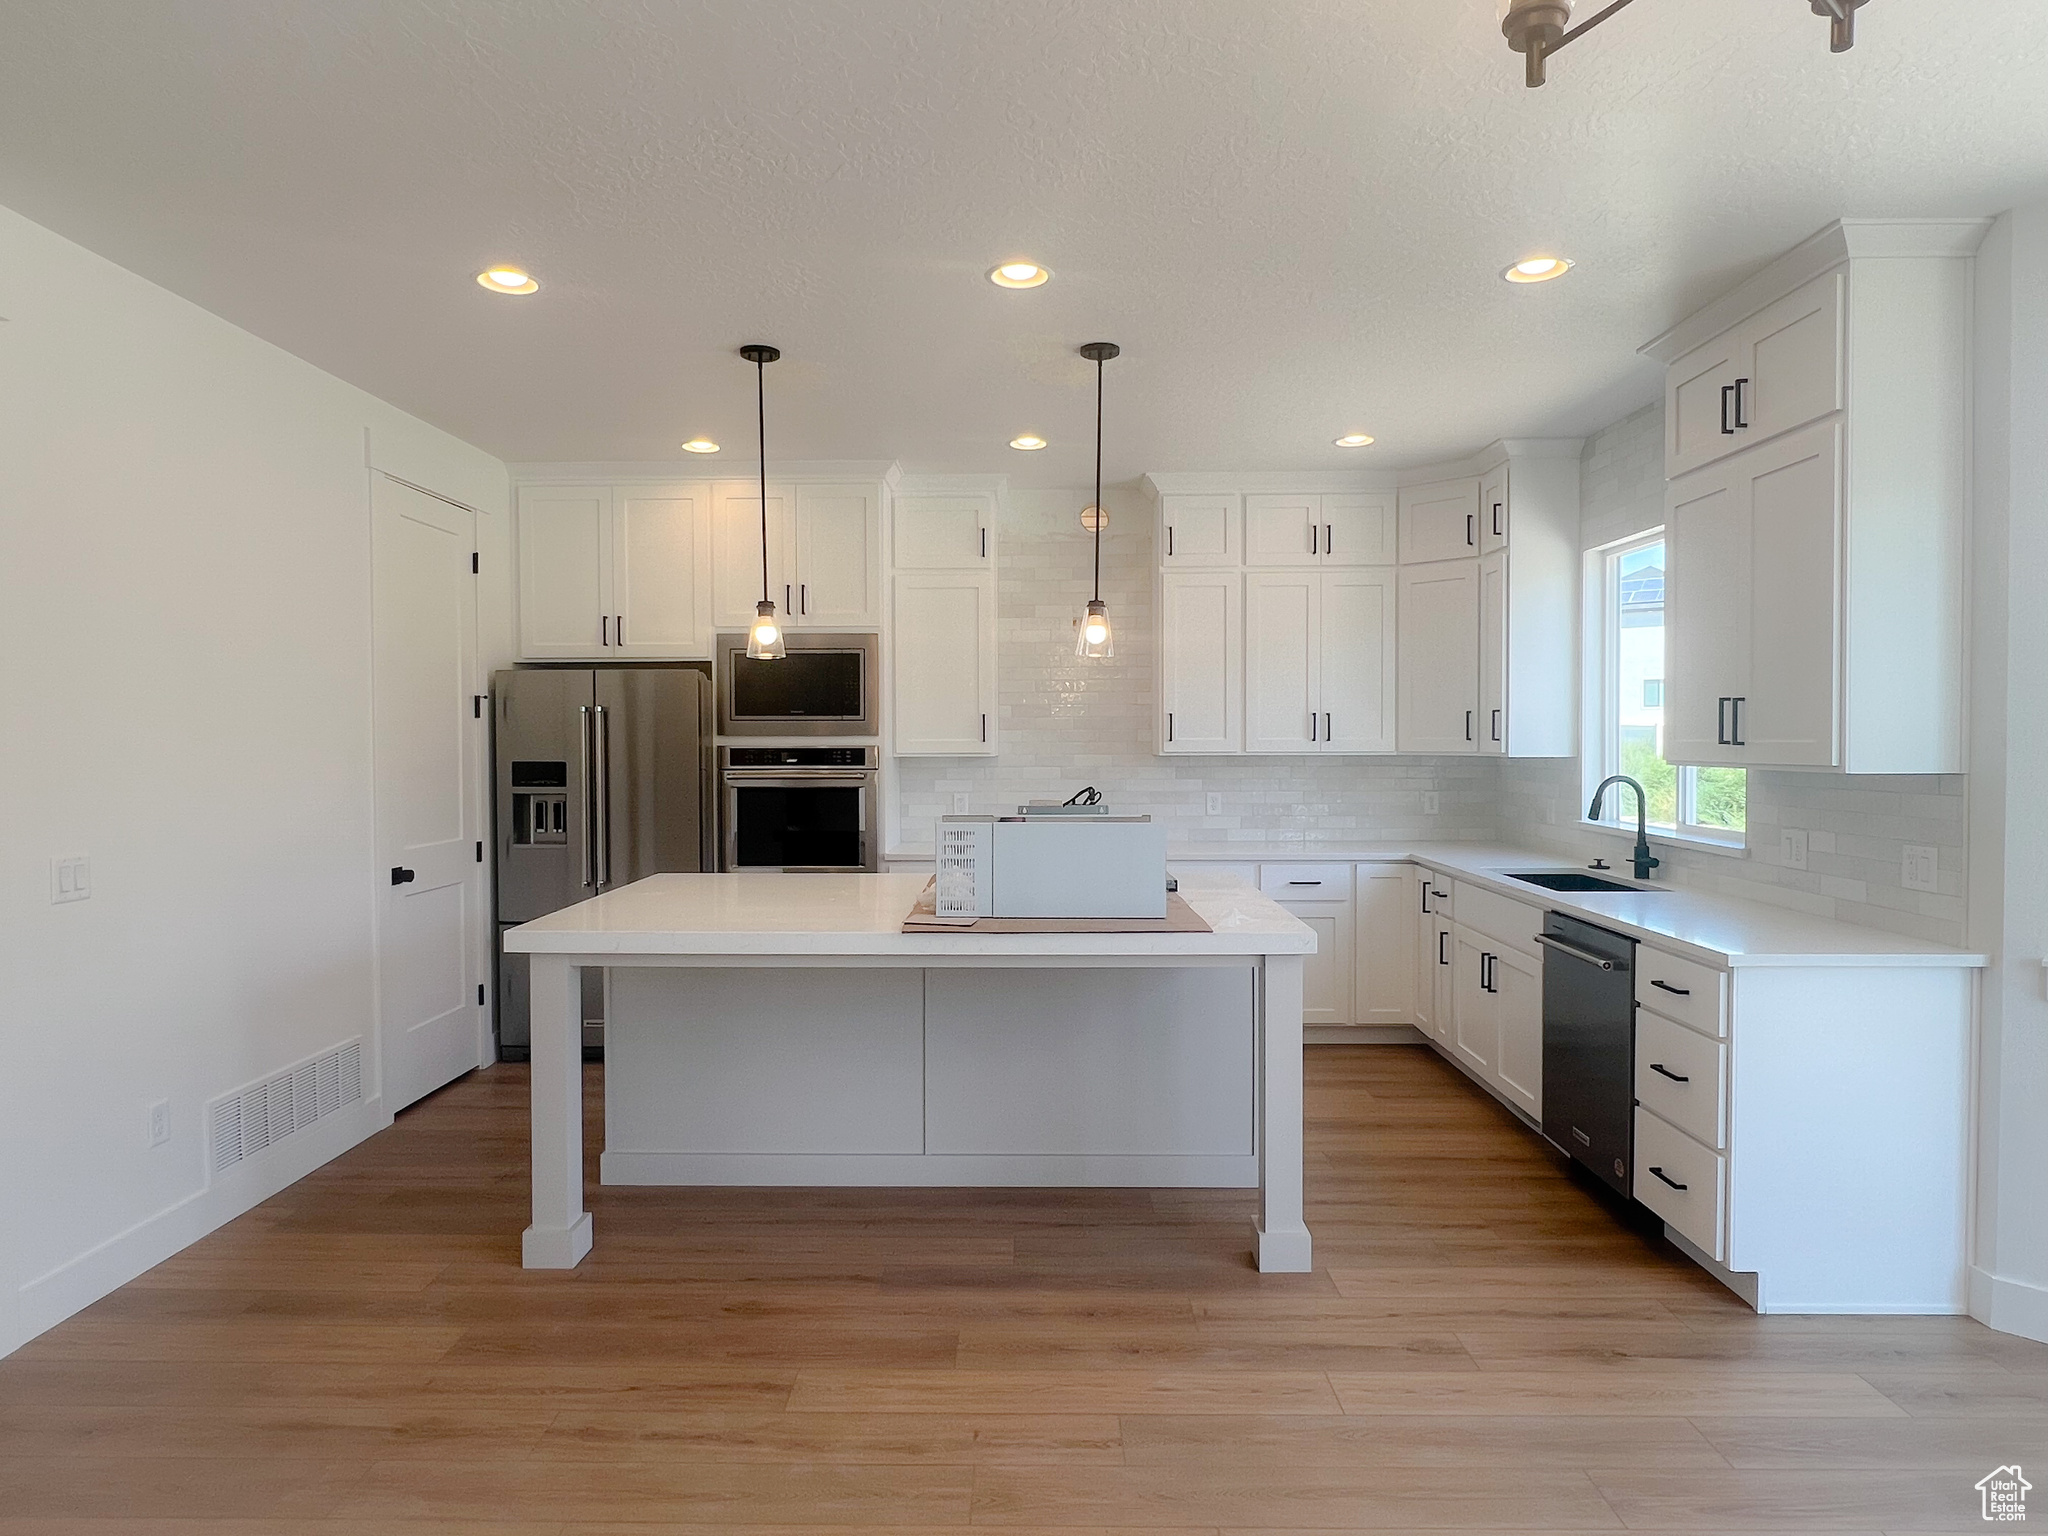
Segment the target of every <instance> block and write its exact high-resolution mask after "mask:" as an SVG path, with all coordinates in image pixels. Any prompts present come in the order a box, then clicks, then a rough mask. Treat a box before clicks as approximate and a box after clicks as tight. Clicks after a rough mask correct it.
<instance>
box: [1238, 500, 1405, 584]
mask: <svg viewBox="0 0 2048 1536" xmlns="http://www.w3.org/2000/svg"><path fill="white" fill-rule="evenodd" d="M1244 527H1245V562H1244V563H1245V564H1246V565H1252V566H1302V565H1353V566H1355V565H1392V564H1393V563H1394V562H1395V560H1396V558H1397V557H1398V555H1399V548H1398V540H1397V537H1396V533H1395V505H1394V493H1393V492H1391V491H1347V492H1334V491H1333V492H1326V493H1322V494H1315V493H1309V494H1303V495H1293V494H1287V495H1282V494H1278V493H1272V492H1260V493H1256V494H1253V495H1249V496H1246V497H1245V499H1244Z"/></svg>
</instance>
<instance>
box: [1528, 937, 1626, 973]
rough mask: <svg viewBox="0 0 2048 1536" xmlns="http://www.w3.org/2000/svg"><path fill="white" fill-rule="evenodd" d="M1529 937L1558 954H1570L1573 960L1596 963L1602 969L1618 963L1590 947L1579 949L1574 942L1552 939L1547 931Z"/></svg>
mask: <svg viewBox="0 0 2048 1536" xmlns="http://www.w3.org/2000/svg"><path fill="white" fill-rule="evenodd" d="M1530 937H1532V938H1533V939H1535V941H1536V942H1537V943H1538V944H1541V945H1542V946H1543V947H1544V948H1545V949H1554V950H1556V951H1557V952H1558V953H1559V954H1564V955H1570V956H1571V957H1572V958H1573V959H1574V960H1583V961H1585V962H1586V964H1588V965H1597V966H1599V967H1600V969H1601V970H1603V971H1611V970H1614V969H1616V968H1617V966H1618V963H1619V962H1617V961H1613V960H1610V959H1608V958H1607V957H1606V956H1605V955H1596V954H1594V953H1593V951H1591V950H1590V949H1581V948H1579V946H1578V945H1576V944H1567V943H1565V941H1564V940H1563V939H1553V938H1552V937H1551V936H1550V935H1549V934H1547V933H1538V934H1532V935H1530Z"/></svg>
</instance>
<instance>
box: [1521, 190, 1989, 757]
mask: <svg viewBox="0 0 2048 1536" xmlns="http://www.w3.org/2000/svg"><path fill="white" fill-rule="evenodd" d="M1986 227H1987V226H1986V225H1985V224H1984V222H1983V221H1979V220H1914V221H1910V222H1905V223H1890V222H1885V221H1874V220H1845V221H1843V222H1842V223H1839V224H1835V225H1831V226H1829V227H1828V228H1827V229H1825V230H1822V231H1821V232H1820V233H1819V234H1817V235H1815V236H1814V237H1813V238H1811V239H1810V240H1807V241H1805V242H1804V243H1803V244H1801V245H1800V246H1798V247H1796V248H1795V249H1794V250H1793V251H1791V252H1789V253H1788V254H1787V255H1786V256H1784V257H1782V258H1781V259H1780V260H1779V261H1777V262H1775V263H1773V264H1772V265H1771V266H1770V267H1767V268H1766V269H1765V270H1764V271H1762V272H1760V273H1758V274H1757V275H1756V276H1755V277H1752V278H1751V279H1749V280H1748V281H1747V282H1745V283H1744V284H1742V285H1741V286H1740V287H1739V288H1737V289H1735V290H1734V291H1733V292H1732V293H1730V294H1727V295H1725V296H1724V297H1723V298H1721V299H1719V300H1717V301H1716V302H1715V303H1713V304H1711V305H1709V306H1707V308H1706V309H1704V310H1702V311H1701V312H1700V313H1699V314H1697V315H1694V316H1692V317H1691V318H1690V319H1688V320H1686V321H1684V322H1682V323H1681V324H1680V325H1678V326H1677V327H1675V328H1674V329H1673V330H1672V331H1671V332H1669V333H1667V334H1666V335H1665V336H1662V337H1660V338H1658V339H1657V340H1656V341H1654V342H1652V343H1650V344H1649V345H1648V346H1646V347H1645V348H1644V349H1643V350H1644V351H1645V352H1646V353H1648V354H1649V355H1650V356H1652V357H1654V358H1656V359H1657V360H1658V361H1660V362H1662V363H1663V364H1664V365H1665V368H1666V377H1665V410H1666V439H1665V472H1666V475H1667V477H1668V478H1669V482H1670V484H1669V487H1668V493H1667V497H1666V507H1667V524H1666V545H1667V554H1666V565H1667V572H1666V583H1667V612H1666V624H1667V626H1668V629H1667V637H1668V638H1667V644H1668V646H1669V651H1668V654H1669V655H1670V657H1671V658H1672V661H1671V668H1670V673H1669V676H1668V678H1667V683H1668V689H1667V694H1666V698H1667V706H1666V707H1667V711H1668V713H1667V715H1666V732H1665V736H1666V740H1665V755H1666V756H1667V757H1669V758H1670V759H1671V760H1673V761H1675V762H1682V763H1694V764H1729V765H1733V766H1738V767H1749V768H1768V767H1806V768H1814V767H1835V768H1841V769H1844V770H1846V771H1848V772H1851V773H1886V774H1903V773H1959V772H1962V771H1963V768H1964V753H1963V742H1964V732H1963V701H1964V694H1965V686H1964V654H1963V651H1964V646H1963V637H1964V631H1965V628H1966V626H1965V625H1963V624H1962V623H1961V621H1960V620H1959V619H1958V618H1957V615H1958V614H1960V613H1962V612H1963V611H1964V599H1965V593H1966V590H1967V588H1966V580H1965V577H1966V563H1967V537H1966V534H1967V511H1968V493H1969V454H1970V420H1969V400H1970V379H1971V373H1970V336H1971V327H1972V322H1973V315H1972V304H1971V288H1972V274H1971V266H1972V263H1971V260H1970V258H1971V257H1972V255H1973V254H1974V252H1975V250H1976V246H1977V243H1978V242H1979V241H1980V240H1981V239H1982V237H1983V233H1984V230H1985V229H1986ZM1518 532H1519V530H1518ZM1515 547H1516V551H1517V553H1518V552H1519V539H1518V541H1517V544H1516V546H1515Z"/></svg>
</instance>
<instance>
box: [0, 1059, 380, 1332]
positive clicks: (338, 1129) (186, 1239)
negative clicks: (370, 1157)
mask: <svg viewBox="0 0 2048 1536" xmlns="http://www.w3.org/2000/svg"><path fill="white" fill-rule="evenodd" d="M390 1123H391V1117H390V1116H389V1115H387V1114H385V1113H384V1108H383V1100H382V1099H381V1098H375V1099H365V1100H363V1101H361V1102H360V1103H356V1104H349V1105H344V1106H343V1107H342V1108H341V1109H339V1110H337V1111H335V1112H334V1113H333V1114H330V1115H328V1116H326V1117H325V1118H324V1119H321V1120H319V1121H317V1122H315V1123H314V1124H312V1125H309V1126H307V1127H306V1128H305V1129H304V1130H303V1131H300V1132H298V1133H297V1134H296V1135H293V1136H290V1137H287V1138H286V1139H285V1140H283V1141H280V1142H278V1143H276V1144H275V1145H274V1146H273V1147H271V1148H270V1149H269V1150H267V1151H265V1152H264V1153H262V1154H260V1155H258V1156H256V1157H253V1158H251V1159H249V1160H248V1161H247V1162H244V1163H239V1164H237V1165H236V1166H234V1167H232V1168H229V1169H228V1170H226V1171H225V1172H224V1173H221V1174H218V1175H216V1176H215V1177H214V1179H213V1180H212V1181H211V1182H210V1183H209V1184H208V1185H207V1186H206V1187H205V1188H204V1189H200V1190H195V1191H194V1192H193V1193H192V1194H189V1195H187V1196H186V1197H185V1198H184V1199H182V1200H179V1201H177V1202H176V1203H175V1204H172V1205H169V1206H166V1207H165V1208H164V1209H163V1210H161V1211H158V1212H157V1213H156V1214H155V1215H153V1216H145V1217H144V1218H143V1219H142V1220H141V1221H138V1222H136V1223H135V1225H134V1226H132V1227H129V1228H128V1229H127V1230H126V1231H125V1232H117V1233H115V1234H114V1235H113V1236H112V1237H110V1238H108V1239H107V1240H106V1241H105V1242H103V1243H100V1244H98V1245H97V1246H95V1247H92V1248H88V1249H87V1250H86V1251H85V1252H84V1253H81V1254H79V1255H78V1256H77V1257H75V1258H71V1259H67V1260H65V1262H64V1263H62V1264H60V1265H58V1266H57V1267H56V1268H55V1269H52V1270H48V1271H46V1272H45V1273H43V1274H41V1275H38V1276H37V1277H36V1278H35V1279H33V1280H30V1281H29V1282H28V1283H27V1284H25V1285H23V1286H22V1288H21V1291H20V1294H19V1295H18V1296H17V1297H16V1298H15V1302H16V1305H15V1307H14V1308H13V1316H12V1318H11V1319H9V1321H11V1323H12V1324H13V1331H14V1334H15V1335H18V1336H14V1337H5V1338H0V1356H4V1355H7V1354H11V1353H12V1352H13V1351H15V1350H17V1349H19V1348H21V1346H22V1345H24V1344H26V1343H27V1342H28V1341H29V1340H30V1339H32V1338H34V1337H35V1336H36V1335H37V1334H39V1333H43V1332H45V1331H46V1330H48V1329H50V1328H54V1327H55V1326H56V1325H57V1324H59V1323H61V1322H63V1321H64V1319H65V1318H67V1317H69V1316H71V1315H72V1314H73V1313H74V1312H78V1311H82V1310H83V1309H84V1308H86V1307H89V1306H91V1305H92V1304H93V1303H94V1302H96V1301H98V1300H99V1299H100V1298H101V1297H102V1296H106V1295H108V1294H110V1293H111V1292H113V1291H116V1290H119V1289H120V1288H121V1287H122V1286H124V1285H126V1284H127V1283H128V1282H129V1281H130V1280H133V1279H134V1278H135V1277H136V1276H137V1275H139V1274H141V1273H142V1272H143V1271H144V1270H147V1269H151V1268H153V1267H154V1266H156V1265H158V1264H161V1263H162V1262H163V1261H164V1260H165V1259H168V1258H169V1257H170V1256H171V1255H172V1254H174V1253H177V1252H178V1251H179V1250H180V1249H183V1248H188V1247H190V1246H191V1245H192V1244H193V1243H196V1242H197V1241H199V1239H200V1238H202V1237H204V1236H206V1234H207V1233H209V1232H211V1231H213V1230H215V1229H216V1228H218V1227H223V1226H226V1225H227V1224H228V1223H229V1222H231V1221H233V1220H234V1219H235V1218H236V1217H237V1216H240V1215H242V1214H243V1213H244V1212H245V1211H250V1210H254V1209H255V1208H256V1207H257V1206H259V1205H261V1204H262V1203H263V1202H264V1201H265V1200H268V1199H269V1198H270V1197H271V1196H272V1195H274V1194H276V1193H277V1192H278V1191H279V1190H281V1189H284V1188H285V1187H286V1186H288V1185H291V1184H295V1183H297V1182H298V1181H299V1180H300V1179H303V1178H304V1177H305V1176H306V1175H307V1174H309V1173H311V1172H312V1171H313V1170H314V1169H315V1168H318V1167H319V1166H320V1165H321V1164H322V1163H326V1162H331V1161H333V1159H335V1158H337V1157H339V1156H340V1155H341V1154H342V1153H344V1152H346V1151H348V1149H349V1148H351V1147H353V1146H355V1145H356V1144H357V1143H359V1142H362V1141H365V1140H367V1139H368V1138H369V1137H371V1136H374V1135H375V1134H376V1133H377V1132H378V1131H380V1130H382V1129H383V1128H384V1127H385V1126H387V1125H389V1124H390Z"/></svg>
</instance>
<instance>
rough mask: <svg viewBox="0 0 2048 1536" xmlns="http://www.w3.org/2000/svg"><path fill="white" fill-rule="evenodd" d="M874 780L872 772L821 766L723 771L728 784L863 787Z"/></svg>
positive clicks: (813, 787) (808, 787)
mask: <svg viewBox="0 0 2048 1536" xmlns="http://www.w3.org/2000/svg"><path fill="white" fill-rule="evenodd" d="M874 781H875V776H874V774H872V773H838V772H834V771H832V770H830V769H823V768H820V769H813V770H806V769H803V768H767V769H760V770H757V771H751V772H750V771H749V770H747V769H745V768H728V769H726V771H725V782H726V783H728V784H766V785H770V786H773V785H777V784H787V785H790V786H792V787H797V788H804V789H815V788H818V787H820V786H826V787H830V786H833V785H841V784H843V785H846V786H847V787H849V788H852V789H863V788H865V787H867V786H868V785H870V784H872V783H874Z"/></svg>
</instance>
